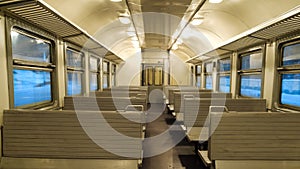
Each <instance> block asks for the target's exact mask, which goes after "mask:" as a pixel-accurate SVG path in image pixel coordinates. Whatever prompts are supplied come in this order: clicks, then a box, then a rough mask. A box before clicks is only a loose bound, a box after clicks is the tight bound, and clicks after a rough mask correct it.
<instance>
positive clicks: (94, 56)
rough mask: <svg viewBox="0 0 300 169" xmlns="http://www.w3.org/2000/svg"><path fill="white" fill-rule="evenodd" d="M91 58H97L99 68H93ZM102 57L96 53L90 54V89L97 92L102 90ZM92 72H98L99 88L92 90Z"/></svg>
mask: <svg viewBox="0 0 300 169" xmlns="http://www.w3.org/2000/svg"><path fill="white" fill-rule="evenodd" d="M91 58H94V59H96V60H97V70H91ZM100 64H101V57H100V56H97V55H94V54H90V56H89V77H90V78H89V80H90V81H89V90H90V92H96V91H100V90H101V80H100V79H101V65H100ZM92 74H97V87H98V88H97V89H96V90H91V77H92Z"/></svg>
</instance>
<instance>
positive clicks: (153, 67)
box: [142, 63, 164, 103]
mask: <svg viewBox="0 0 300 169" xmlns="http://www.w3.org/2000/svg"><path fill="white" fill-rule="evenodd" d="M142 69H143V70H142V86H148V94H149V96H148V99H149V101H150V103H163V92H162V91H163V84H164V66H163V64H146V63H144V64H142Z"/></svg>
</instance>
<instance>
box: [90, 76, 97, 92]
mask: <svg viewBox="0 0 300 169" xmlns="http://www.w3.org/2000/svg"><path fill="white" fill-rule="evenodd" d="M90 90H91V91H96V90H98V74H97V73H91V79H90Z"/></svg>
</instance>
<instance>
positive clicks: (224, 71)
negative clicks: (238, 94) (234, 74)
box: [218, 58, 231, 93]
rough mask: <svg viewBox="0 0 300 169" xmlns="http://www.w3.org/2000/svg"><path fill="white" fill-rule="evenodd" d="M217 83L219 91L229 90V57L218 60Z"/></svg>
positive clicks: (226, 91) (227, 91)
mask: <svg viewBox="0 0 300 169" xmlns="http://www.w3.org/2000/svg"><path fill="white" fill-rule="evenodd" d="M218 68H219V69H218V70H219V72H218V84H219V91H220V92H225V93H229V92H230V70H231V59H230V58H225V59H221V60H219V61H218Z"/></svg>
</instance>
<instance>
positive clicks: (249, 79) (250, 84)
mask: <svg viewBox="0 0 300 169" xmlns="http://www.w3.org/2000/svg"><path fill="white" fill-rule="evenodd" d="M240 94H241V95H242V96H246V97H255V98H260V97H261V75H241V90H240Z"/></svg>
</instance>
